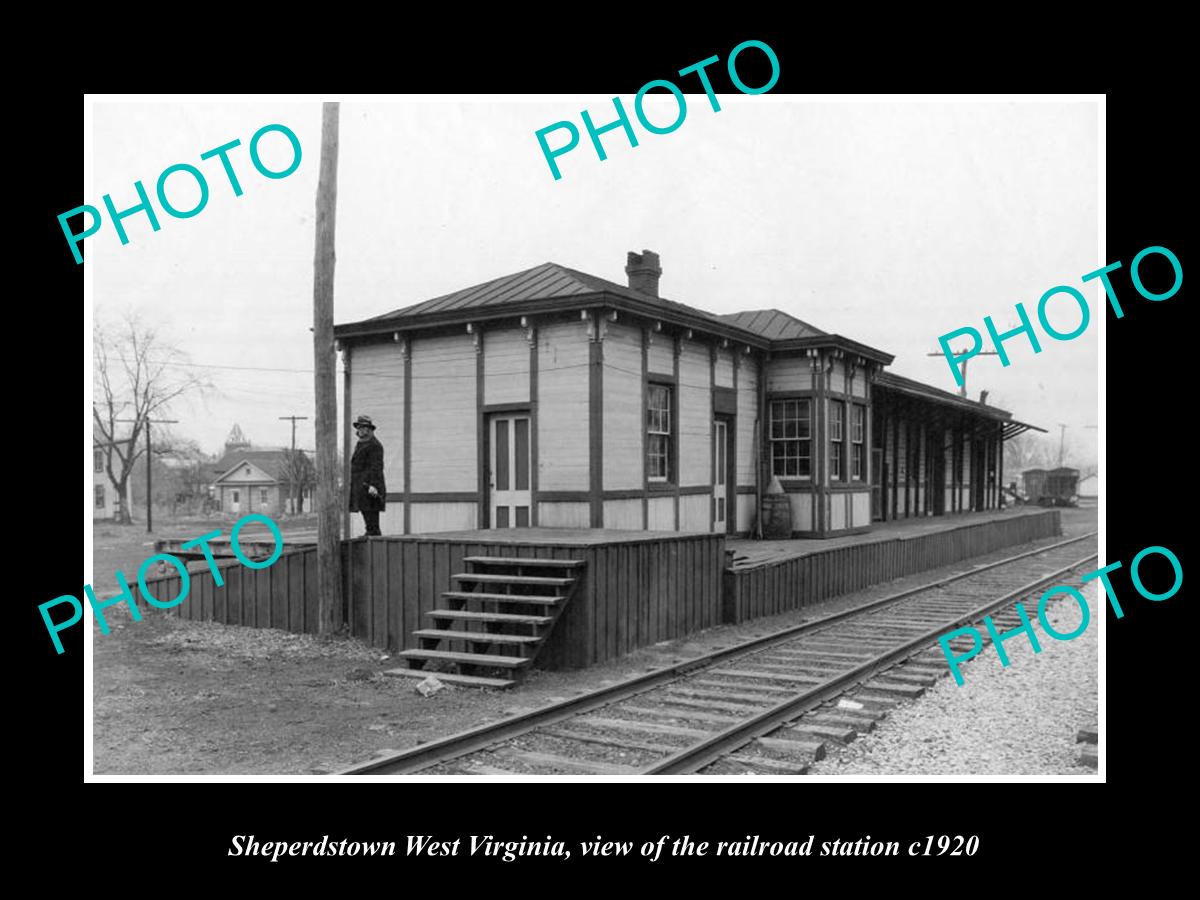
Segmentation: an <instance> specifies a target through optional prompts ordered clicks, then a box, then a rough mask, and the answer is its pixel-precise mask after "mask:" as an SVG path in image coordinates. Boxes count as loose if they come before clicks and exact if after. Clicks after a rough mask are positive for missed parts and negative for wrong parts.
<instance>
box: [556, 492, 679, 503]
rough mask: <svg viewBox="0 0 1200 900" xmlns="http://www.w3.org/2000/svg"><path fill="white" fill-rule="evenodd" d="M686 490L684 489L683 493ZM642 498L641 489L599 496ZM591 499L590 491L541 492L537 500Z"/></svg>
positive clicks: (628, 498)
mask: <svg viewBox="0 0 1200 900" xmlns="http://www.w3.org/2000/svg"><path fill="white" fill-rule="evenodd" d="M688 490H689V489H688V488H684V492H685V493H686V492H687V491H688ZM664 493H666V492H665V491H664ZM642 496H643V492H642V489H641V488H623V489H618V490H611V491H603V492H601V494H600V498H601V499H602V500H640V499H642ZM591 499H592V492H591V491H542V492H541V493H540V494H538V500H540V501H541V502H542V503H590V502H591Z"/></svg>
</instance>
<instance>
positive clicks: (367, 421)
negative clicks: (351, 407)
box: [354, 416, 375, 431]
mask: <svg viewBox="0 0 1200 900" xmlns="http://www.w3.org/2000/svg"><path fill="white" fill-rule="evenodd" d="M359 425H365V426H366V427H367V428H370V429H371V430H372V431H374V430H375V423H374V422H372V421H371V417H370V416H359V417H358V418H357V419H355V420H354V427H355V428H357V427H358V426H359Z"/></svg>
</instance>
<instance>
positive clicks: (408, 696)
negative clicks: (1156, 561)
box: [93, 508, 1096, 775]
mask: <svg viewBox="0 0 1200 900" xmlns="http://www.w3.org/2000/svg"><path fill="white" fill-rule="evenodd" d="M1095 523H1096V511H1095V509H1094V508H1093V509H1082V510H1064V514H1063V526H1064V531H1066V533H1067V534H1078V533H1082V532H1083V531H1089V530H1093V529H1094V528H1095V527H1096V525H1095ZM230 524H231V522H230V521H220V522H218V521H212V522H211V523H210V522H209V521H208V520H206V521H200V520H197V521H196V522H186V523H176V524H174V525H172V526H170V527H169V528H166V529H164V534H163V535H157V536H166V535H167V534H170V535H176V536H177V535H184V536H186V537H189V538H190V537H196V536H198V535H200V534H203V533H205V532H206V531H209V530H212V528H214V527H222V531H223V533H225V534H227V533H228V529H229V525H230ZM281 524H283V525H284V528H285V533H286V530H287V528H288V527H289V524H290V523H281ZM297 527H304V526H303V525H300V526H297ZM152 541H153V536H148V535H146V533H145V531H142V530H138V526H133V527H125V528H122V527H119V526H113V525H102V526H97V527H96V529H95V532H94V542H95V544H94V547H95V556H94V559H95V572H94V576H95V580H94V584H95V587H96V589H97V593H98V596H101V597H103V596H108V595H110V594H115V593H116V582H115V579H114V578H113V575H112V572H113V570H114V569H116V568H120V569H122V570H123V571H125V572H126V574H127V575H129V574H130V573H131V572H132V573H136V570H137V566H138V565H139V563H140V562H141V560H142V559H144V558H145V557H146V556H147V555H149V554H150V553H151V552H153V551H152ZM1052 542H1053V539H1050V540H1047V541H1042V542H1039V543H1052ZM1017 549H1018V548H1008V549H1006V550H1002V551H999V552H998V553H996V554H992V555H991V556H989V557H983V558H981V559H979V560H974V561H973V563H977V562H981V561H984V560H987V559H991V558H1002V557H1004V556H1008V555H1012V554H1013V553H1014V552H1016V551H1017ZM957 568H961V565H960V566H959V567H954V566H951V567H947V568H946V569H943V570H938V571H937V572H936V573H933V572H926V573H922V574H920V575H917V576H913V577H912V578H906V579H898V580H897V581H894V582H890V583H888V584H883V585H877V586H875V587H873V588H869V589H867V590H864V591H859V592H857V593H855V594H850V595H846V596H844V597H840V598H837V599H836V600H834V601H830V602H828V603H825V604H822V605H821V606H820V607H810V608H808V609H805V610H801V611H797V612H792V613H786V614H783V615H779V616H773V617H769V618H763V619H757V620H755V621H754V622H752V623H747V624H745V625H741V626H718V627H716V628H710V629H707V630H705V631H702V632H698V633H696V634H695V635H692V636H690V637H689V638H688V639H686V640H679V641H669V642H664V643H662V644H659V645H656V646H655V647H651V648H646V649H644V650H640V651H638V652H636V653H633V654H630V655H628V656H626V657H624V658H623V659H621V660H618V661H615V662H612V663H608V664H604V665H599V666H594V667H592V668H590V669H587V670H583V671H577V672H534V673H532V674H531V675H530V676H529V677H528V679H527V680H526V681H525V683H524V684H523V685H521V686H520V687H518V688H515V689H510V690H508V691H499V692H493V691H484V690H479V689H473V688H463V687H452V686H449V685H447V686H446V688H445V689H443V690H442V691H439V692H438V693H436V694H434V695H432V696H430V697H422V696H421V695H420V694H418V693H417V692H416V691H415V689H414V687H415V684H416V682H415V680H413V679H407V678H392V677H388V676H384V675H383V674H382V672H383V670H385V669H388V668H395V667H396V666H397V665H398V662H397V660H396V659H395V658H392V657H390V656H388V655H385V654H383V653H381V652H380V651H379V650H377V649H374V648H371V647H368V646H367V645H365V644H363V643H361V642H360V641H357V640H353V639H349V638H333V639H326V640H321V639H316V638H313V637H311V636H308V635H295V634H290V633H287V632H283V631H277V630H273V629H258V628H245V627H240V626H230V625H219V624H215V623H202V622H189V621H184V620H180V619H177V618H175V617H174V616H172V615H171V614H170V613H168V612H163V611H159V610H154V609H149V608H146V607H142V610H143V619H142V621H140V622H134V621H132V620H131V619H130V617H129V616H128V614H127V613H126V612H125V610H124V607H123V606H121V607H113V608H111V609H110V610H109V613H110V624H111V625H112V628H113V631H112V633H111V634H109V635H108V636H105V635H102V634H101V633H100V629H99V627H98V626H96V625H95V624H94V623H93V640H94V643H93V650H94V666H93V675H94V680H93V715H94V719H93V722H94V728H93V736H94V757H93V759H94V771H95V773H96V774H131V775H132V774H136V775H159V774H213V775H235V774H243V775H245V774H293V775H295V774H299V775H304V774H310V775H314V774H324V773H328V772H331V771H335V770H337V769H340V768H343V767H345V766H348V765H351V764H353V763H357V762H363V761H366V760H368V759H370V758H371V757H372V756H374V755H376V754H378V753H382V752H387V751H389V750H401V749H405V748H408V747H412V746H415V745H417V744H420V743H424V742H427V741H430V740H433V739H436V738H439V737H443V736H446V735H449V734H453V733H455V732H458V731H462V730H465V729H467V728H471V727H474V726H476V725H479V724H482V723H484V722H489V721H494V720H496V719H498V718H501V717H504V716H506V715H512V714H514V713H518V712H523V711H525V710H528V709H533V708H536V707H538V706H541V705H544V704H546V703H551V702H555V701H557V700H562V699H565V698H567V697H570V696H572V695H574V694H578V693H582V692H586V691H589V690H594V689H595V688H597V687H600V686H603V685H605V684H609V683H612V682H613V681H615V680H618V679H621V678H627V677H630V676H632V675H635V674H639V673H641V672H644V671H647V670H649V669H654V668H659V667H661V666H665V665H670V664H671V663H673V662H678V661H682V660H684V659H687V658H689V657H693V656H697V655H700V654H703V653H707V652H710V651H712V650H715V649H718V648H720V647H725V646H729V645H730V644H733V643H736V642H738V641H742V640H747V639H749V638H751V637H754V636H757V635H761V634H766V633H767V632H769V631H772V630H775V629H777V628H781V627H784V626H786V625H789V624H794V623H797V622H801V621H804V620H806V619H809V618H814V617H816V616H818V615H823V614H826V613H828V612H830V611H833V610H836V609H840V608H843V607H845V606H849V605H856V604H858V603H862V602H864V601H866V600H869V599H872V598H875V597H880V596H884V595H886V594H889V593H892V592H894V591H897V590H901V589H903V588H904V587H907V586H909V585H910V584H917V583H921V582H923V581H927V580H931V579H932V578H933V577H935V576H936V575H937V574H949V573H950V572H952V571H955V570H956V569H957Z"/></svg>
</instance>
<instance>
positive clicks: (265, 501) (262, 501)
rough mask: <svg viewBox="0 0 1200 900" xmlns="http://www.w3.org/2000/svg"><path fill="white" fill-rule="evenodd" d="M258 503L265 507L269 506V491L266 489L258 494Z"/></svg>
mask: <svg viewBox="0 0 1200 900" xmlns="http://www.w3.org/2000/svg"><path fill="white" fill-rule="evenodd" d="M258 502H259V503H260V504H262V505H263V506H266V505H267V504H269V503H270V502H271V501H269V500H268V499H267V489H266V488H262V489H261V490H260V491H259V492H258Z"/></svg>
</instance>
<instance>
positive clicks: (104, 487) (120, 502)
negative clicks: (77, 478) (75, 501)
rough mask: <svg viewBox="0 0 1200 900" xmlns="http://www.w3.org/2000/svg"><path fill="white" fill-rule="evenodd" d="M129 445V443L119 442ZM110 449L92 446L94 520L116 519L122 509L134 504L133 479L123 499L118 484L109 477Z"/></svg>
mask: <svg viewBox="0 0 1200 900" xmlns="http://www.w3.org/2000/svg"><path fill="white" fill-rule="evenodd" d="M118 443H120V444H122V445H127V444H128V443H129V442H128V441H118ZM107 463H108V448H107V447H106V446H105V445H104V444H100V443H93V444H92V518H93V519H116V518H119V517H120V512H121V507H122V506H124V507H125V508H126V509H130V508H131V504H132V503H133V479H132V478H130V479H129V480H128V481H127V482H126V483H125V494H126V495H125V497H123V498H122V497H121V493H120V491H119V490H118V489H117V485H116V482H114V481H113V480H112V479H111V478H109V477H108V465H107Z"/></svg>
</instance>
